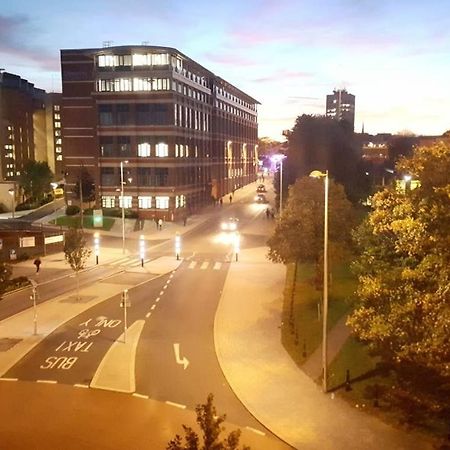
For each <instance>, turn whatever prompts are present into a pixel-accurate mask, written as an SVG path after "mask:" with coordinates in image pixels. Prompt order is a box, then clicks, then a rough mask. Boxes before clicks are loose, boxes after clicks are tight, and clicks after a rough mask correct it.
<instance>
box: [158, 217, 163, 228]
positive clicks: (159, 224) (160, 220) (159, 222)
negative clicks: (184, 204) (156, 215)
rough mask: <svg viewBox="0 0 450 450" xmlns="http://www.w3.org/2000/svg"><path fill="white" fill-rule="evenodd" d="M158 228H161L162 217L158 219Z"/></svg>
mask: <svg viewBox="0 0 450 450" xmlns="http://www.w3.org/2000/svg"><path fill="white" fill-rule="evenodd" d="M158 228H159V231H161V230H162V219H159V220H158Z"/></svg>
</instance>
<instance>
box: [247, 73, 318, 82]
mask: <svg viewBox="0 0 450 450" xmlns="http://www.w3.org/2000/svg"><path fill="white" fill-rule="evenodd" d="M312 76H313V74H312V73H310V72H303V71H289V70H278V71H277V72H273V73H272V74H269V75H267V76H264V77H261V78H255V79H253V80H252V81H253V82H254V83H271V82H276V81H280V80H287V79H294V80H295V79H299V78H311V77H312Z"/></svg>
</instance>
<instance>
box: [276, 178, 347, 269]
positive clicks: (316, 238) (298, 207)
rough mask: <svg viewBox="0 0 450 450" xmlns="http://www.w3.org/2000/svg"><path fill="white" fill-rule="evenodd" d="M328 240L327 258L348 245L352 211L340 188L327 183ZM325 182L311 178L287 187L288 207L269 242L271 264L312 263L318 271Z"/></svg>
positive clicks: (340, 186)
mask: <svg viewBox="0 0 450 450" xmlns="http://www.w3.org/2000/svg"><path fill="white" fill-rule="evenodd" d="M329 181H330V182H329V198H328V210H329V213H328V221H329V226H328V230H329V231H328V239H329V246H330V255H332V254H337V253H338V250H340V251H342V250H343V249H344V248H347V247H348V245H349V244H350V240H351V239H350V238H351V234H350V230H351V228H352V226H353V224H354V223H355V218H354V210H353V208H352V205H351V203H350V202H349V201H348V200H347V197H346V196H345V192H344V189H343V187H342V185H340V184H337V183H335V182H334V181H333V180H332V179H330V180H329ZM323 185H324V183H323V180H318V179H314V178H310V177H304V178H301V179H299V180H297V181H296V183H295V184H294V185H292V186H290V188H289V195H288V200H287V204H286V206H285V208H284V210H283V214H282V216H281V219H280V221H278V223H277V225H276V227H275V231H274V233H273V234H272V236H271V237H270V238H269V240H268V245H269V255H268V256H269V259H271V260H272V261H274V262H282V263H284V264H287V263H298V262H312V263H315V264H316V266H317V267H318V268H319V267H321V264H320V261H321V259H322V258H323V226H324V186H323Z"/></svg>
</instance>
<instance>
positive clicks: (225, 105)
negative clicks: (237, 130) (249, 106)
mask: <svg viewBox="0 0 450 450" xmlns="http://www.w3.org/2000/svg"><path fill="white" fill-rule="evenodd" d="M216 108H219V109H221V110H222V111H226V112H229V113H230V114H234V115H235V116H239V117H243V118H244V119H247V120H250V121H251V122H256V116H255V115H253V114H249V113H248V112H245V111H242V109H239V108H235V107H234V106H232V105H230V104H228V103H225V102H221V101H219V100H216Z"/></svg>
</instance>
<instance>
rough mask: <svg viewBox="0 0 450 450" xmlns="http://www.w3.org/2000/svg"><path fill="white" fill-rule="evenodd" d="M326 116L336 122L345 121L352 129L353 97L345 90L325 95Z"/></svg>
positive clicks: (353, 116)
mask: <svg viewBox="0 0 450 450" xmlns="http://www.w3.org/2000/svg"><path fill="white" fill-rule="evenodd" d="M326 115H327V117H332V118H334V119H336V120H346V121H347V122H348V123H350V125H351V126H352V129H354V127H355V96H354V95H353V94H349V93H348V92H347V91H346V90H345V89H335V90H334V91H333V93H332V94H330V95H327V113H326Z"/></svg>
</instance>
